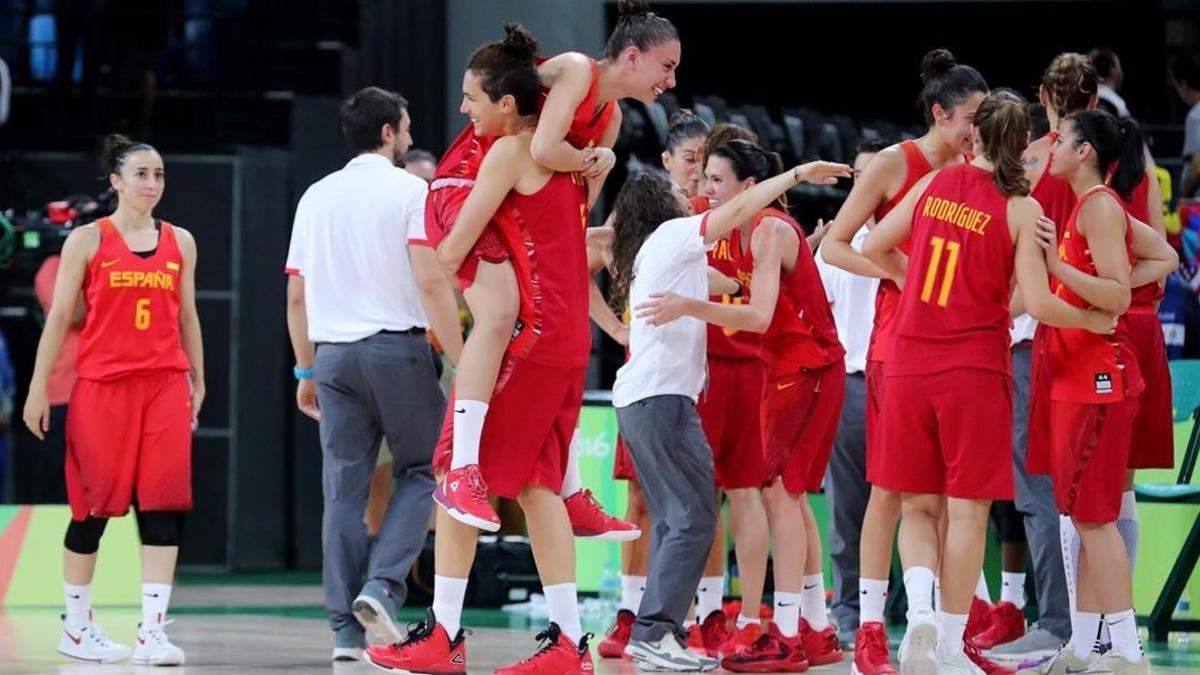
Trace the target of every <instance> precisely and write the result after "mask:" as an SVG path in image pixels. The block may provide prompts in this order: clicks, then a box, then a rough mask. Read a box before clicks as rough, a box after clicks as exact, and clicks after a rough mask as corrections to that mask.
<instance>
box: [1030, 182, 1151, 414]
mask: <svg viewBox="0 0 1200 675" xmlns="http://www.w3.org/2000/svg"><path fill="white" fill-rule="evenodd" d="M1102 194H1107V195H1110V196H1111V197H1112V198H1113V199H1116V200H1118V202H1119V201H1120V197H1119V196H1118V195H1117V194H1116V193H1114V192H1113V191H1112V190H1111V189H1110V188H1108V187H1105V186H1102V185H1098V186H1096V187H1094V188H1092V189H1090V190H1088V191H1087V192H1085V193H1084V194H1083V195H1081V196H1080V198H1079V200H1078V202H1077V203H1076V204H1075V208H1074V209H1073V210H1072V211H1071V215H1070V217H1069V218H1068V219H1067V225H1066V227H1065V228H1064V230H1063V234H1062V239H1061V240H1060V241H1059V244H1058V257H1059V258H1060V259H1061V260H1063V261H1065V262H1066V263H1067V264H1069V265H1070V266H1071V267H1074V268H1075V269H1077V270H1081V271H1083V272H1085V273H1087V274H1091V275H1093V276H1094V275H1095V274H1096V265H1095V263H1093V262H1092V256H1091V252H1090V250H1089V249H1088V243H1087V239H1085V238H1084V237H1083V236H1082V235H1080V233H1079V227H1078V223H1077V222H1076V221H1077V218H1078V217H1079V210H1080V208H1081V207H1082V206H1083V204H1084V202H1085V201H1087V200H1088V199H1089V198H1096V199H1104V197H1102V196H1099V195H1102ZM1125 249H1126V252H1127V255H1128V258H1129V264H1130V265H1131V266H1132V265H1133V232H1132V230H1131V229H1130V228H1129V227H1128V225H1126V227H1125ZM1054 284H1055V285H1054V294H1055V295H1057V296H1058V297H1060V298H1062V299H1063V300H1064V301H1065V302H1067V303H1069V304H1071V305H1073V306H1075V307H1080V308H1087V307H1090V306H1091V305H1090V304H1089V303H1088V301H1086V300H1084V299H1083V298H1081V297H1079V295H1078V294H1076V293H1075V292H1074V291H1072V290H1071V289H1070V288H1069V287H1068V286H1067V285H1066V284H1064V283H1062V282H1061V281H1057V280H1056V281H1055V282H1054ZM1050 369H1051V371H1052V373H1053V384H1052V386H1051V390H1050V395H1051V397H1052V398H1053V399H1055V400H1057V401H1069V402H1073V403H1114V402H1117V401H1123V400H1125V399H1127V398H1132V397H1134V396H1137V395H1138V394H1140V393H1141V392H1142V389H1143V387H1144V385H1143V382H1142V376H1141V373H1140V372H1139V370H1138V361H1137V354H1136V352H1135V351H1134V348H1133V340H1132V338H1131V337H1130V329H1129V319H1128V317H1126V316H1122V317H1121V318H1120V319H1119V320H1118V321H1117V330H1116V333H1114V334H1113V335H1097V334H1095V333H1092V332H1090V331H1087V330H1083V329H1081V328H1054V329H1052V330H1051V331H1050Z"/></svg>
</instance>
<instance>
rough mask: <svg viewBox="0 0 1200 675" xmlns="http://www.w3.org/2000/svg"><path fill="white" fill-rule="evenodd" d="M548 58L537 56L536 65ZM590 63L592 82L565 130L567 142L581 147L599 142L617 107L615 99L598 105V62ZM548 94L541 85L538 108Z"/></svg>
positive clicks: (544, 101)
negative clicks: (568, 127) (569, 125)
mask: <svg viewBox="0 0 1200 675" xmlns="http://www.w3.org/2000/svg"><path fill="white" fill-rule="evenodd" d="M548 60H549V59H547V58H544V57H538V58H537V59H535V63H537V65H539V66H540V65H542V64H543V63H545V62H546V61H548ZM588 60H589V61H591V64H592V83H591V85H590V86H589V87H588V92H587V95H586V96H584V97H583V100H582V101H580V102H579V105H578V106H576V108H575V116H574V117H572V118H571V128H570V129H569V130H568V131H567V137H566V138H567V142H568V143H570V144H571V145H573V146H575V147H577V148H579V149H581V150H582V149H583V148H590V147H592V146H594V145H596V144H597V143H599V142H600V139H601V138H602V137H603V136H604V130H605V129H607V128H608V123H609V122H610V121H612V116H613V112H614V111H615V110H616V109H617V102H616V101H609V102H607V103H605V104H604V105H599V100H600V64H599V63H597V62H596V60H595V59H588ZM549 95H550V89H549V88H548V87H542V95H541V97H540V98H539V99H538V109H539V110H540V109H541V108H542V107H544V106H545V105H546V97H547V96H549Z"/></svg>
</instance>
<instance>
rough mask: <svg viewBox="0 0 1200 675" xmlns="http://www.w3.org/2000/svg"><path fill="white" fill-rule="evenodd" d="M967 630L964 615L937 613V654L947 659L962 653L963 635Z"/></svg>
mask: <svg viewBox="0 0 1200 675" xmlns="http://www.w3.org/2000/svg"><path fill="white" fill-rule="evenodd" d="M966 630H967V615H966V614H948V613H945V612H938V642H937V652H938V654H940V655H942V656H944V657H949V656H954V655H956V654H961V653H962V651H963V633H965V632H966Z"/></svg>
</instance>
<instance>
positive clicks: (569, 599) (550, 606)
mask: <svg viewBox="0 0 1200 675" xmlns="http://www.w3.org/2000/svg"><path fill="white" fill-rule="evenodd" d="M542 592H543V593H545V594H546V609H547V610H548V611H549V613H550V621H551V622H553V623H556V624H558V627H559V628H561V629H562V632H563V635H566V636H567V637H569V638H571V642H574V643H575V644H576V645H578V644H579V640H580V638H582V637H583V626H581V625H580V623H579V598H578V597H576V593H575V584H554V585H553V586H543V587H542Z"/></svg>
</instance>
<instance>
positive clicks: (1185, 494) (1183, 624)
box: [1134, 360, 1200, 642]
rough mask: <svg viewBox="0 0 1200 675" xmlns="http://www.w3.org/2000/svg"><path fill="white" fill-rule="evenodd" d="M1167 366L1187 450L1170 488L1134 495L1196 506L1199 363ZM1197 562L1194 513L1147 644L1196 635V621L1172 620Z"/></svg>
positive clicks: (1199, 520)
mask: <svg viewBox="0 0 1200 675" xmlns="http://www.w3.org/2000/svg"><path fill="white" fill-rule="evenodd" d="M1170 365H1171V390H1172V408H1173V409H1174V418H1173V419H1174V422H1175V423H1176V424H1179V423H1181V422H1186V421H1187V420H1189V419H1190V420H1191V421H1192V429H1191V433H1190V434H1189V436H1188V441H1187V447H1186V448H1185V449H1184V452H1183V460H1182V461H1181V462H1180V464H1179V477H1178V478H1177V479H1176V481H1175V482H1174V483H1173V484H1147V485H1135V486H1134V491H1135V493H1136V495H1137V500H1138V501H1139V502H1142V503H1149V504H1188V505H1200V485H1193V484H1192V474H1193V473H1194V472H1195V469H1196V460H1197V455H1198V454H1200V360H1181V361H1171V363H1170ZM1197 559H1200V512H1197V515H1196V518H1195V520H1194V521H1193V522H1192V527H1191V530H1189V532H1188V535H1187V539H1185V540H1184V543H1183V547H1182V548H1181V549H1180V551H1179V555H1178V557H1176V559H1175V564H1174V565H1173V566H1172V567H1171V572H1170V574H1168V575H1167V580H1166V582H1165V583H1164V584H1163V588H1162V591H1161V592H1160V593H1159V595H1158V599H1157V600H1156V601H1155V602H1154V609H1153V610H1151V612H1150V616H1149V619H1148V621H1147V625H1148V626H1149V628H1150V640H1151V641H1153V642H1166V641H1167V634H1168V633H1170V632H1171V631H1184V632H1189V633H1196V632H1200V620H1197V619H1176V618H1173V616H1172V615H1173V614H1174V612H1175V606H1176V604H1177V603H1178V602H1179V597H1180V595H1182V593H1183V591H1184V587H1186V586H1187V583H1188V581H1189V580H1190V579H1191V577H1192V572H1193V571H1194V570H1195V569H1196V561H1197Z"/></svg>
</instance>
